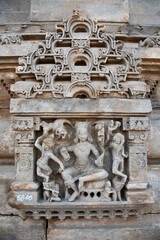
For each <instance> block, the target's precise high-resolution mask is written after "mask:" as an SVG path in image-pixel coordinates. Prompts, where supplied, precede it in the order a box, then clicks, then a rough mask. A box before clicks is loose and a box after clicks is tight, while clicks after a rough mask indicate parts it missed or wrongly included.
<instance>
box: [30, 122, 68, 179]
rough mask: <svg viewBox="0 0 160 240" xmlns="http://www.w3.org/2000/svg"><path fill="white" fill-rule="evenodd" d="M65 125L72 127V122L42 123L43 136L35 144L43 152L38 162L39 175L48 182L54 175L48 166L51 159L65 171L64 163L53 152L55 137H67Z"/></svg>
mask: <svg viewBox="0 0 160 240" xmlns="http://www.w3.org/2000/svg"><path fill="white" fill-rule="evenodd" d="M64 123H67V124H70V125H71V122H70V121H68V120H65V119H58V120H55V121H54V122H53V123H46V122H44V121H42V122H41V126H42V127H43V134H42V135H41V136H40V137H38V138H37V140H36V142H35V146H36V147H37V148H38V149H39V150H40V151H41V157H40V158H39V159H38V160H37V175H38V176H40V177H42V178H44V179H45V181H46V182H48V181H49V176H50V174H51V173H52V169H51V167H50V166H49V165H48V162H49V159H52V160H53V161H55V162H56V163H58V164H59V166H60V170H61V171H62V170H63V169H64V166H63V164H62V162H61V161H60V160H59V159H58V158H57V157H56V156H55V155H54V154H53V150H52V148H53V146H54V137H55V135H57V136H58V137H59V138H60V137H62V138H65V137H66V134H67V131H66V129H65V127H64Z"/></svg>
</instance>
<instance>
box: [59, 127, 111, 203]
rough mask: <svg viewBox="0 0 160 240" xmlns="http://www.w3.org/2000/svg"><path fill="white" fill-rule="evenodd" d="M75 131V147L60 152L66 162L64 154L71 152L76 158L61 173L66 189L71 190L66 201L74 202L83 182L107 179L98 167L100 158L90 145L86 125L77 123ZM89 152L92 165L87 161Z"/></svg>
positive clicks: (102, 170)
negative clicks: (93, 158) (72, 163)
mask: <svg viewBox="0 0 160 240" xmlns="http://www.w3.org/2000/svg"><path fill="white" fill-rule="evenodd" d="M76 130H77V131H76V138H75V145H73V146H70V147H67V148H63V151H62V150H61V152H62V153H63V154H62V155H63V156H65V158H64V159H66V160H67V159H69V157H68V154H66V153H67V152H73V153H74V155H75V157H76V161H75V163H74V165H73V166H70V167H67V168H66V169H65V170H64V171H63V172H62V178H63V179H64V181H65V185H66V188H71V189H72V190H73V193H72V195H71V196H70V197H69V199H68V201H74V200H75V199H76V198H77V197H78V196H79V194H80V192H81V191H82V188H83V184H84V183H85V182H88V181H97V180H102V179H106V178H107V177H108V173H107V171H106V170H104V169H102V168H101V167H99V159H100V158H101V156H99V153H98V150H97V149H96V148H95V146H94V145H93V144H91V138H90V137H89V133H88V129H87V124H86V123H84V122H83V123H82V122H79V123H77V124H76ZM91 152H92V153H93V155H94V156H95V157H96V160H95V161H94V163H92V162H91V160H90V159H89V155H90V153H91ZM100 160H101V159H100ZM77 180H79V186H78V188H77V186H76V183H75V182H76V181H77ZM66 193H67V191H66ZM67 195H68V194H67ZM65 198H67V196H65Z"/></svg>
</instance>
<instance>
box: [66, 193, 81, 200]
mask: <svg viewBox="0 0 160 240" xmlns="http://www.w3.org/2000/svg"><path fill="white" fill-rule="evenodd" d="M78 196H79V192H77V191H75V192H74V193H73V194H72V195H71V196H70V198H69V199H68V201H69V202H73V201H74V200H75V199H76V198H77V197H78Z"/></svg>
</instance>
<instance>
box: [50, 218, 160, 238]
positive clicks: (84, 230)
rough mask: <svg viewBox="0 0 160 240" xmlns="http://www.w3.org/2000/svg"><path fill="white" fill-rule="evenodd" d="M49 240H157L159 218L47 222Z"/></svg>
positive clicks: (159, 229) (159, 232)
mask: <svg viewBox="0 0 160 240" xmlns="http://www.w3.org/2000/svg"><path fill="white" fill-rule="evenodd" d="M47 235H48V239H49V240H62V239H64V236H65V239H66V240H69V239H70V240H72V239H73V240H74V239H76V238H78V239H80V240H84V239H94V240H99V239H100V240H104V239H105V240H106V239H107V240H117V239H118V240H124V239H125V240H134V239H138V240H144V239H147V240H150V239H154V240H159V236H160V225H159V216H154V215H153V214H152V215H150V216H145V217H144V218H140V219H137V218H132V217H130V218H129V219H128V220H127V222H126V221H125V220H122V219H116V220H114V222H113V221H111V220H107V219H103V220H101V221H98V220H97V219H93V220H84V221H83V222H82V221H79V220H75V221H74V222H73V221H70V220H65V221H64V222H60V221H56V220H54V219H53V220H49V223H48V231H47Z"/></svg>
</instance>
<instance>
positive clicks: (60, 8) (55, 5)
mask: <svg viewBox="0 0 160 240" xmlns="http://www.w3.org/2000/svg"><path fill="white" fill-rule="evenodd" d="M42 9H43V11H42ZM73 10H80V11H82V12H83V15H88V16H89V17H92V18H93V19H95V18H96V19H99V20H102V19H103V21H108V22H111V21H112V22H127V21H128V16H129V13H128V0H121V1H118V0H109V1H105V0H100V1H97V0H92V1H91V0H89V1H85V0H83V1H82V0H72V1H71V0H66V1H63V0H59V1H56V0H47V1H43V0H31V21H61V20H62V19H63V18H69V17H70V16H71V15H72V12H73Z"/></svg>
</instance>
